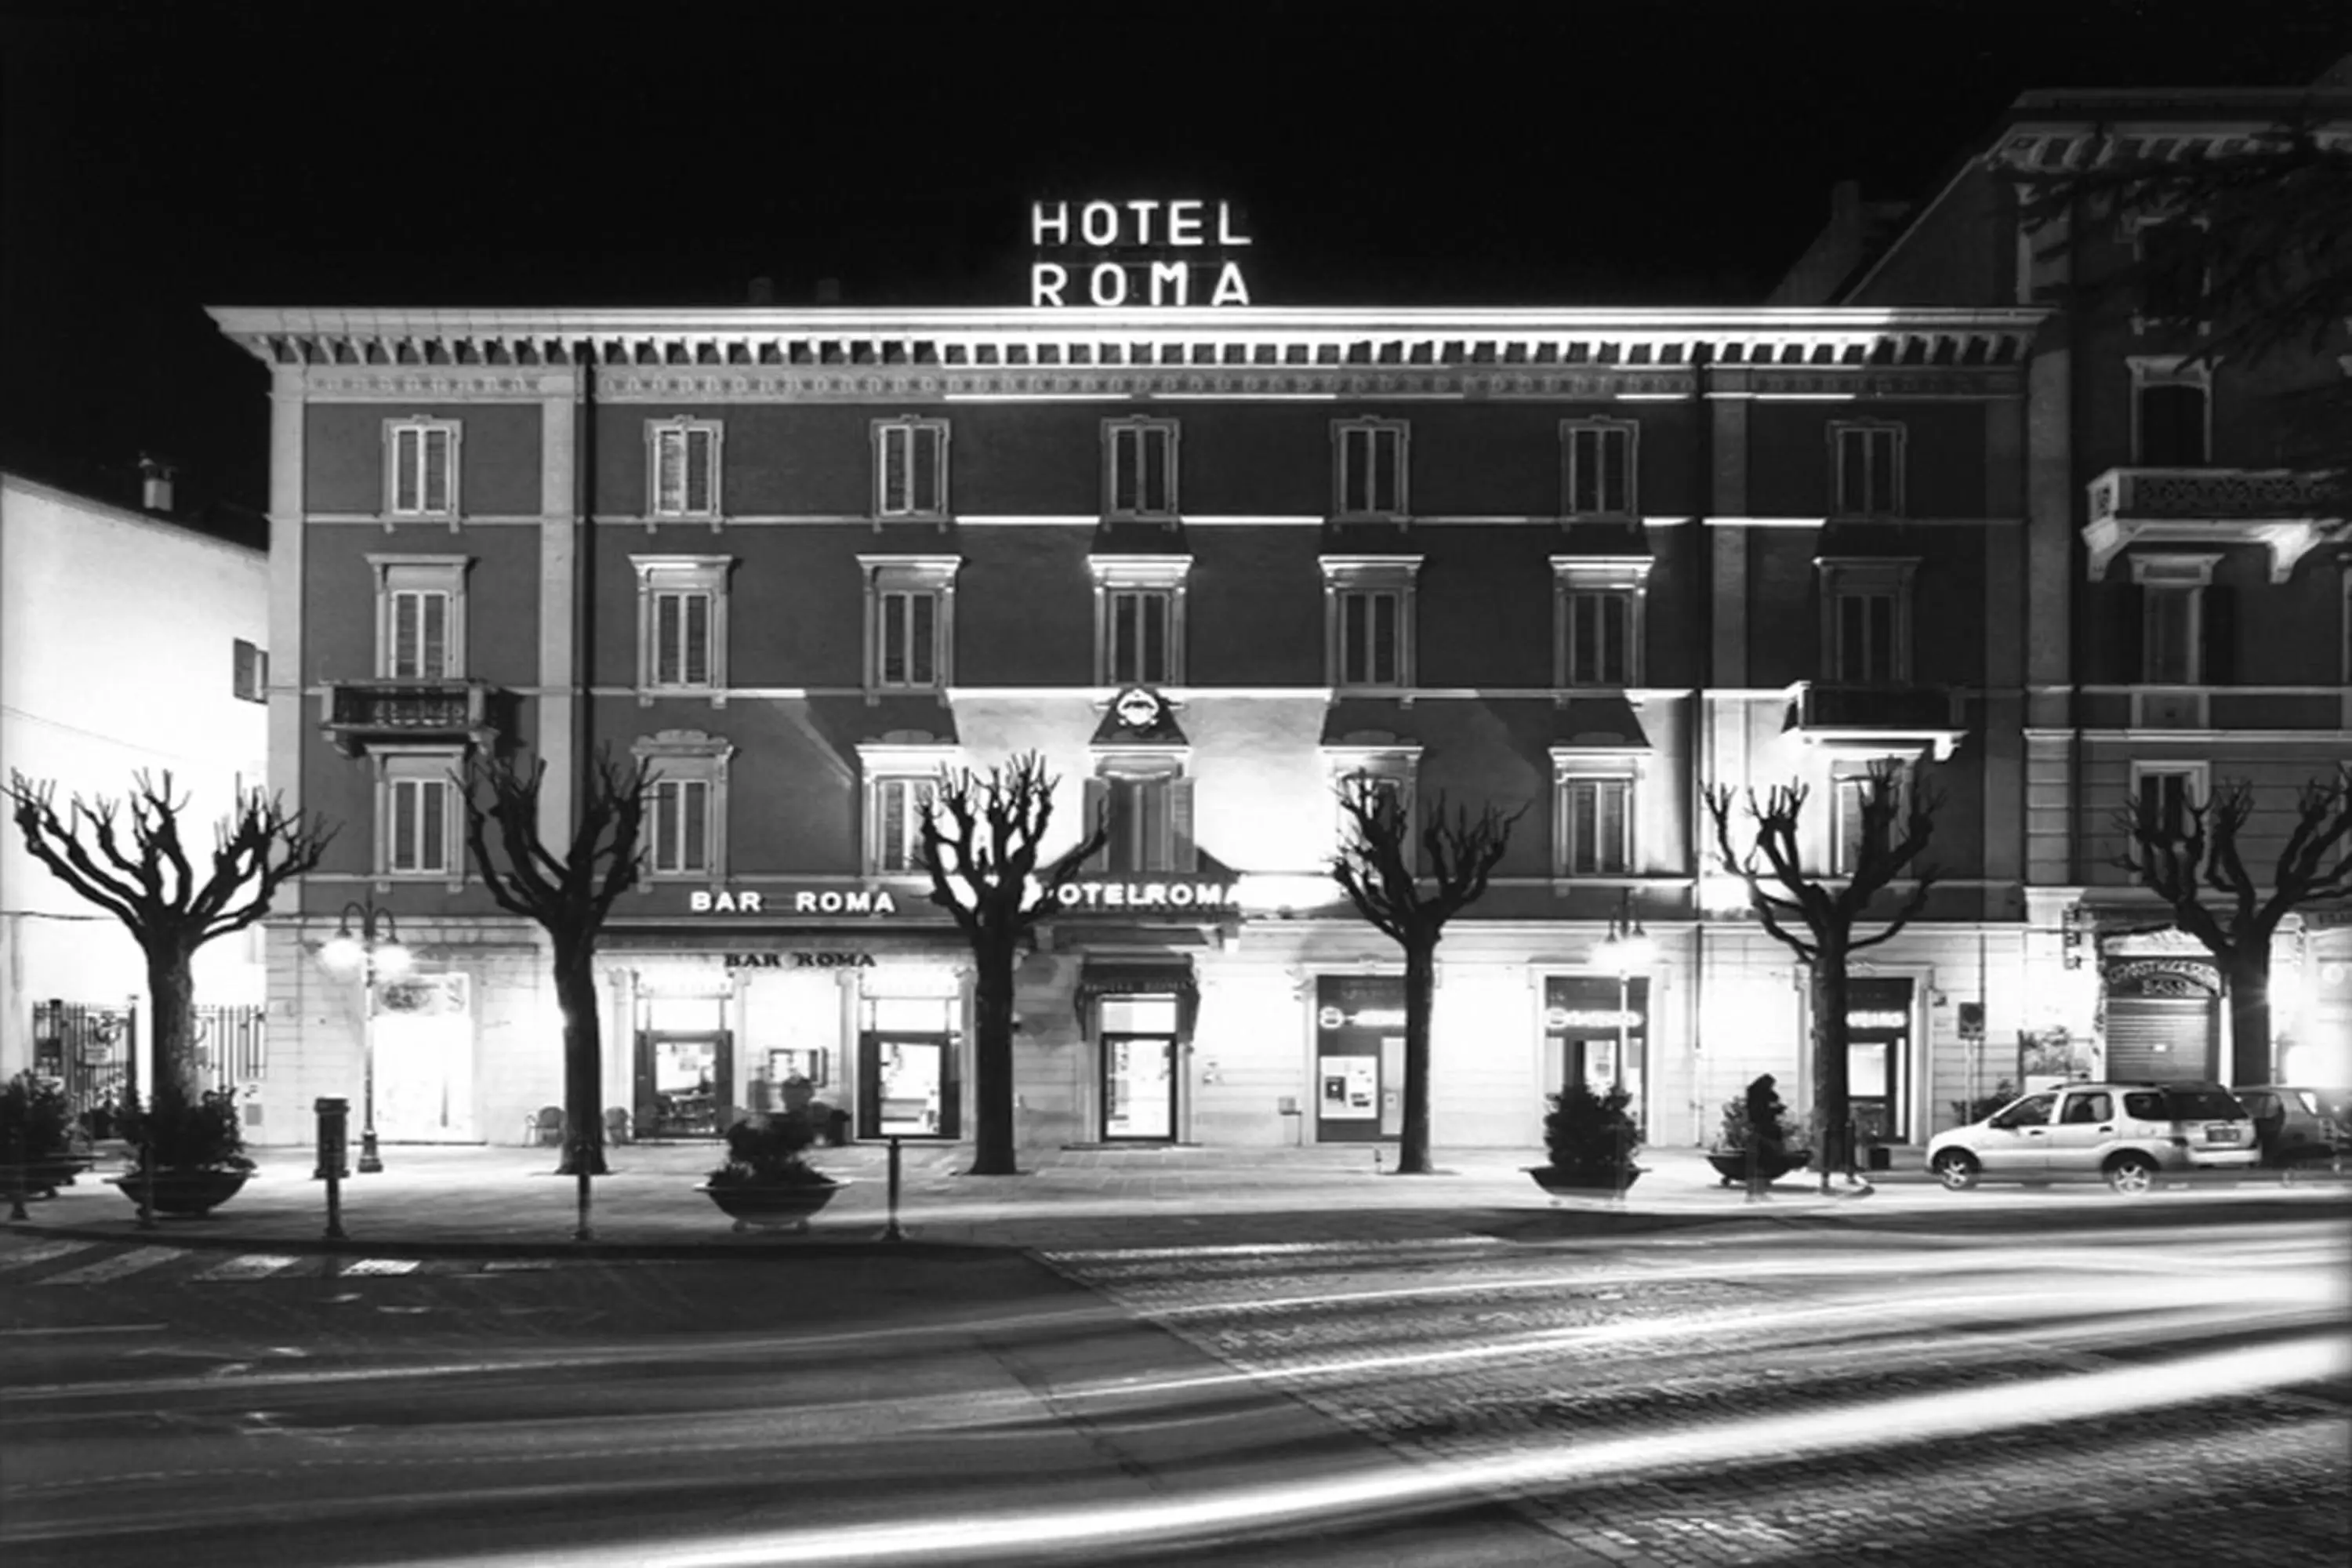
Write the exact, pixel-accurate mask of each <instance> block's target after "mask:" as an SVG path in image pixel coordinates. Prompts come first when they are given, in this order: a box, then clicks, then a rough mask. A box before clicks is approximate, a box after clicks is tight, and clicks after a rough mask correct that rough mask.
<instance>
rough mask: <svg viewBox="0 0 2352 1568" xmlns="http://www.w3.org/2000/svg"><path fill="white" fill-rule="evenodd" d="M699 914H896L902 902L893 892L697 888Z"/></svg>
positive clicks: (693, 898)
mask: <svg viewBox="0 0 2352 1568" xmlns="http://www.w3.org/2000/svg"><path fill="white" fill-rule="evenodd" d="M686 907H687V910H688V913H690V914H698V915H895V914H897V913H898V899H897V898H895V897H894V896H893V895H892V894H891V891H890V889H887V888H877V887H874V886H872V885H870V884H869V885H868V886H866V887H863V888H814V889H813V888H799V889H793V888H781V889H774V890H756V889H744V890H743V891H741V892H736V891H733V890H730V889H724V888H720V889H709V888H697V889H694V890H693V891H692V892H690V893H688V894H687V896H686Z"/></svg>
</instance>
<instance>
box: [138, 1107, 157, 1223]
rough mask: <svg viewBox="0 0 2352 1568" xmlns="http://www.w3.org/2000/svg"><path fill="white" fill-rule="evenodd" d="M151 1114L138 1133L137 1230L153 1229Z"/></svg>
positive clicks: (153, 1159) (152, 1117)
mask: <svg viewBox="0 0 2352 1568" xmlns="http://www.w3.org/2000/svg"><path fill="white" fill-rule="evenodd" d="M154 1120H155V1119H154V1116H153V1114H152V1112H151V1113H150V1114H149V1115H148V1117H147V1119H146V1121H145V1123H144V1124H143V1125H142V1127H141V1128H140V1131H139V1185H140V1194H139V1228H140V1229H142V1230H152V1229H154V1228H155V1128H154Z"/></svg>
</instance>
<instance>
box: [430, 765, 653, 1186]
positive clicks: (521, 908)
mask: <svg viewBox="0 0 2352 1568" xmlns="http://www.w3.org/2000/svg"><path fill="white" fill-rule="evenodd" d="M546 776H547V764H546V763H543V762H541V763H533V764H532V765H531V769H530V773H523V772H522V771H521V770H520V769H519V768H517V767H516V765H515V764H514V762H513V761H512V760H511V759H509V758H506V757H490V758H478V759H473V760H469V761H468V762H467V765H466V771H465V772H464V773H463V774H462V775H460V777H459V778H458V781H457V782H458V786H459V788H460V790H461V792H462V793H463V795H464V797H465V802H466V842H467V846H468V847H470V848H471V849H472V851H473V857H474V865H475V868H477V869H478V870H479V871H480V872H481V876H482V881H483V883H484V885H485V886H487V887H488V889H490V896H491V897H492V898H493V899H496V900H498V903H499V908H500V909H502V910H506V911H507V912H508V913H509V914H516V915H520V916H522V917H523V918H524V919H525V920H529V921H535V922H537V924H538V925H539V926H540V928H541V930H543V931H546V932H547V935H548V939H549V941H550V942H551V943H552V944H553V946H554V949H555V998H556V1003H557V1005H559V1006H560V1007H561V1008H562V1012H563V1119H564V1123H565V1128H566V1136H565V1138H564V1141H563V1156H562V1162H561V1163H559V1164H558V1165H557V1167H556V1170H557V1173H559V1174H562V1175H570V1176H580V1175H592V1176H601V1175H604V1173H605V1170H606V1167H605V1163H604V1117H603V1114H602V1110H601V1107H600V1105H599V1101H600V1100H602V1099H603V1098H604V1097H603V1095H602V1093H601V1092H600V1091H601V1089H602V1086H603V1085H602V1079H603V1065H604V1035H603V1028H602V1026H601V1025H600V1023H599V1022H598V1018H597V1013H596V937H597V934H598V933H599V932H600V931H603V930H604V918H605V916H606V915H607V914H609V913H610V912H611V910H612V908H613V900H615V899H617V898H619V897H620V896H621V895H622V894H623V893H625V892H627V891H628V890H629V889H631V888H633V887H635V886H636V884H637V879H638V878H639V877H640V876H642V875H643V874H644V869H645V854H644V851H643V849H642V848H641V847H639V839H640V837H641V836H642V832H643V829H644V826H645V816H646V793H647V790H648V788H649V786H650V775H649V774H648V773H647V772H646V763H644V762H642V761H640V762H639V763H636V764H635V767H634V768H632V769H629V770H626V771H624V770H623V769H622V768H621V767H620V765H619V764H618V763H614V760H613V758H612V756H611V755H610V754H609V753H605V754H603V755H600V756H598V758H597V759H596V762H595V764H594V766H593V768H591V769H590V770H588V773H587V776H586V778H585V780H584V781H583V782H584V783H585V785H586V787H585V789H584V790H583V792H582V795H581V799H580V815H579V819H578V820H577V822H576V823H575V824H574V825H573V826H572V843H571V845H570V846H569V847H567V848H566V849H565V851H564V853H562V854H561V855H558V854H557V853H556V852H555V851H554V850H553V849H551V848H550V847H548V845H547V844H546V842H545V841H544V840H543V839H541V837H540V835H539V792H540V786H541V784H542V783H543V782H544V780H545V779H546ZM494 827H495V828H496V829H497V845H498V848H499V854H497V855H493V854H492V853H491V842H492V838H491V829H492V828H494Z"/></svg>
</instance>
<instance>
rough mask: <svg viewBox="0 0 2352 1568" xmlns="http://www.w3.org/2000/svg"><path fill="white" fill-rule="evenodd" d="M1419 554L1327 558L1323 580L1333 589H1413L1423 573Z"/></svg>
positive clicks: (1325, 559)
mask: <svg viewBox="0 0 2352 1568" xmlns="http://www.w3.org/2000/svg"><path fill="white" fill-rule="evenodd" d="M1422 561H1423V557H1422V556H1419V555H1326V556H1324V557H1322V563H1323V581H1324V583H1325V584H1328V586H1330V587H1334V588H1410V587H1412V585H1413V583H1414V581H1415V580H1416V579H1417V578H1418V577H1419V576H1420V574H1421V563H1422Z"/></svg>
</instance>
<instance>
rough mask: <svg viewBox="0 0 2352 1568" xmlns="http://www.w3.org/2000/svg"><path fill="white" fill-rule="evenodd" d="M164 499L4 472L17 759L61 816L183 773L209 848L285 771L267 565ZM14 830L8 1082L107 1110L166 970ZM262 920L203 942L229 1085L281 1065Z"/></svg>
mask: <svg viewBox="0 0 2352 1568" xmlns="http://www.w3.org/2000/svg"><path fill="white" fill-rule="evenodd" d="M148 501H149V504H148V506H147V507H146V508H145V509H143V510H142V509H140V508H134V507H127V506H120V505H116V504H113V503H111V502H109V501H104V500H93V499H91V498H89V497H87V496H83V495H78V494H75V493H73V492H71V491H68V490H66V489H58V488H57V487H55V486H52V485H47V484H44V483H41V482H39V481H37V480H35V479H28V478H26V477H23V476H20V475H16V474H11V473H0V768H5V769H6V770H8V771H9V772H11V773H23V774H25V775H26V776H27V777H28V778H31V779H35V780H46V781H48V782H49V783H51V784H54V785H55V787H56V790H57V801H58V807H59V810H60V812H61V813H62V812H64V810H65V809H66V806H67V804H68V802H69V801H70V800H71V799H72V798H73V797H74V796H76V795H79V796H81V797H83V798H84V799H88V800H96V799H98V798H100V797H111V798H112V799H114V800H117V801H121V799H122V798H123V797H124V796H125V795H128V794H129V793H130V791H131V787H132V785H133V783H134V781H135V779H136V777H137V775H138V774H139V773H142V772H145V773H151V774H153V775H155V776H156V777H157V779H158V782H160V781H161V776H162V775H163V773H170V774H171V775H172V784H173V789H174V791H175V792H176V793H177V794H180V795H184V796H185V797H186V800H187V808H186V810H185V812H184V814H183V822H184V826H185V831H186V832H187V833H188V834H189V835H190V836H191V837H192V839H193V843H194V847H195V848H196V849H197V850H199V851H201V850H202V848H203V847H204V846H205V843H206V842H207V836H208V831H209V828H210V826H211V824H212V823H213V822H214V821H215V819H216V818H217V817H218V816H220V815H221V814H222V813H224V812H226V810H227V809H228V808H229V805H230V804H231V803H232V802H233V801H234V800H235V798H236V790H237V789H238V787H239V786H240V784H244V785H254V784H260V783H261V782H262V780H263V778H264V777H265V776H266V774H267V771H268V725H267V718H266V714H267V710H266V708H265V706H264V695H263V694H264V688H265V686H266V683H267V680H268V673H267V672H268V658H269V656H268V647H269V639H268V619H269V616H268V594H269V576H268V558H267V557H266V555H265V554H264V553H263V552H261V551H258V550H256V549H252V548H250V547H248V546H246V545H241V544H235V543H230V542H226V541H223V540H220V539H216V538H214V537H211V536H209V535H207V534H205V533H203V532H199V531H194V530H193V529H191V528H187V527H184V526H181V525H180V524H178V523H175V522H174V521H172V500H171V496H170V493H169V486H168V481H167V480H165V479H163V477H162V476H161V475H160V474H159V475H158V477H157V478H156V479H153V480H152V481H151V482H150V485H149V496H148ZM6 827H7V831H6V833H5V836H0V1076H5V1075H8V1074H14V1073H16V1072H19V1071H22V1070H24V1069H25V1068H37V1069H38V1070H39V1071H41V1072H42V1073H44V1074H46V1075H47V1076H50V1077H53V1078H57V1079H61V1080H63V1081H64V1083H65V1084H66V1086H67V1087H68V1090H69V1091H70V1093H71V1094H72V1096H73V1098H74V1099H75V1100H78V1101H80V1102H83V1103H84V1104H89V1103H95V1102H96V1101H98V1100H101V1099H102V1098H103V1097H104V1096H105V1095H107V1094H109V1093H119V1092H120V1090H121V1087H122V1086H123V1084H124V1082H125V1080H126V1079H127V1078H130V1077H132V1076H134V1075H138V1076H139V1081H144V1079H143V1075H141V1069H142V1068H144V1067H145V1066H146V1064H145V1063H144V1062H143V1060H141V1059H139V1058H138V1057H137V1055H136V1054H135V1053H138V1052H143V1051H144V1050H145V1049H146V1048H147V1044H148V1042H147V1039H146V1036H145V1033H144V1031H143V1030H142V1028H141V1027H140V1022H139V1021H140V1019H141V1018H142V1017H143V1016H144V1014H145V994H146V990H147V973H146V967H145V962H144V959H143V958H142V955H141V953H140V951H139V948H138V945H137V944H136V943H135V942H132V940H131V935H130V933H129V932H128V931H125V930H124V929H123V927H122V925H121V922H119V921H116V920H115V918H114V917H113V916H112V915H110V914H108V913H106V912H105V911H103V910H100V909H98V908H96V907H95V906H93V905H91V904H89V903H86V902H84V901H83V900H81V899H80V898H79V897H78V896H77V895H76V894H75V893H74V892H73V891H72V889H69V888H68V887H67V886H66V884H65V883H63V882H62V881H60V880H58V879H57V878H56V877H55V876H54V875H52V874H51V873H50V871H49V870H48V868H47V867H45V866H43V865H42V864H41V863H40V862H39V861H37V860H35V859H34V858H32V856H31V855H29V854H28V853H26V849H25V846H24V841H23V838H22V837H21V836H20V835H19V834H18V833H17V831H16V825H15V824H14V823H13V822H10V823H8V824H7V825H6ZM263 942H264V938H263V932H262V931H261V930H260V928H259V927H255V928H252V929H251V930H250V931H246V932H240V933H236V934H234V935H231V936H227V937H224V938H221V939H218V940H217V941H215V942H212V943H210V944H208V945H206V946H205V947H204V948H202V949H200V950H199V951H198V952H197V954H196V959H195V964H194V971H195V982H196V1001H197V1004H198V1006H199V1008H200V1013H199V1018H198V1023H199V1027H200V1031H201V1032H200V1036H199V1038H198V1041H197V1048H198V1051H199V1053H200V1054H201V1055H203V1056H204V1057H205V1059H206V1061H207V1063H208V1064H209V1068H210V1070H211V1072H212V1074H213V1076H215V1078H216V1079H220V1080H222V1081H226V1082H231V1083H253V1082H256V1081H257V1080H258V1079H259V1078H260V1077H261V1076H262V1075H263V1074H264V1073H265V1071H266V1068H267V1061H266V1053H265V1051H264V1050H263V1048H262V1045H263V1042H262V1038H261V1036H260V1034H259V1032H258V1029H257V1023H258V1009H259V1007H260V1005H261V1002H262V991H263V985H262V951H263Z"/></svg>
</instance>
